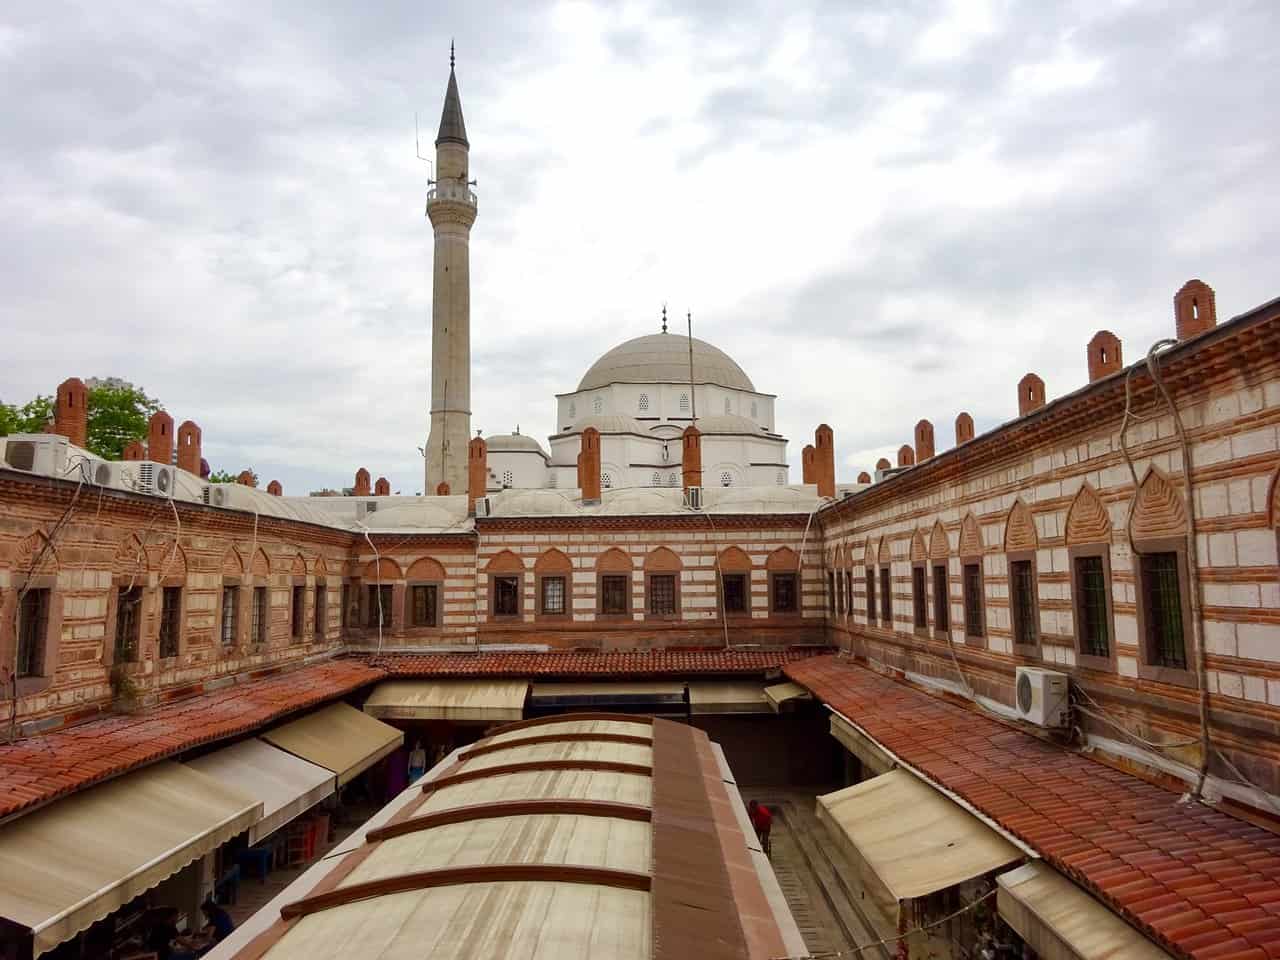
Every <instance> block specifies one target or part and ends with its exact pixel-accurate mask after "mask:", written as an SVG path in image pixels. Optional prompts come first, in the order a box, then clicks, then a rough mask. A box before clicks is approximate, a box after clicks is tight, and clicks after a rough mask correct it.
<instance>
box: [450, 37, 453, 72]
mask: <svg viewBox="0 0 1280 960" xmlns="http://www.w3.org/2000/svg"><path fill="white" fill-rule="evenodd" d="M449 72H450V73H452V72H453V37H450V38H449Z"/></svg>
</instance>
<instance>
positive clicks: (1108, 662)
mask: <svg viewBox="0 0 1280 960" xmlns="http://www.w3.org/2000/svg"><path fill="white" fill-rule="evenodd" d="M1083 557H1099V558H1101V560H1102V583H1103V586H1104V591H1103V592H1104V594H1105V596H1106V626H1107V655H1106V656H1105V657H1100V656H1098V655H1097V654H1093V653H1087V652H1085V649H1084V622H1085V618H1084V616H1083V614H1082V610H1083V609H1084V590H1083V588H1082V586H1081V583H1080V576H1079V573H1078V572H1077V570H1076V560H1077V559H1079V558H1083ZM1067 563H1068V564H1069V565H1070V568H1071V621H1072V631H1071V633H1072V636H1073V638H1074V639H1075V645H1076V663H1077V664H1078V665H1079V666H1082V667H1087V668H1088V669H1090V670H1102V671H1105V672H1107V673H1115V671H1116V614H1115V606H1114V603H1115V598H1114V597H1113V596H1112V591H1113V590H1114V589H1115V588H1114V586H1113V581H1112V579H1111V544H1109V543H1088V544H1082V545H1080V546H1074V547H1068V548H1067ZM1135 582H1136V580H1135Z"/></svg>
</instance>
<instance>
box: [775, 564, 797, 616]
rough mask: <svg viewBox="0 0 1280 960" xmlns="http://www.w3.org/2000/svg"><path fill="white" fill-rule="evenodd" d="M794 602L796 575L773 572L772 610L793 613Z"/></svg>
mask: <svg viewBox="0 0 1280 960" xmlns="http://www.w3.org/2000/svg"><path fill="white" fill-rule="evenodd" d="M796 602H797V596H796V575H795V574H794V573H775V574H774V575H773V612H774V613H795V611H796Z"/></svg>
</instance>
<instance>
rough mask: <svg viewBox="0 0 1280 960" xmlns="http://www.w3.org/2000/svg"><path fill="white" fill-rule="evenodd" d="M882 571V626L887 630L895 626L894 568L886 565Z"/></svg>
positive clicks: (881, 568)
mask: <svg viewBox="0 0 1280 960" xmlns="http://www.w3.org/2000/svg"><path fill="white" fill-rule="evenodd" d="M879 569H880V584H879V586H880V624H881V626H883V627H884V628H885V629H886V630H892V629H894V626H893V568H892V567H891V566H890V565H888V564H886V565H884V566H882V567H880V568H879Z"/></svg>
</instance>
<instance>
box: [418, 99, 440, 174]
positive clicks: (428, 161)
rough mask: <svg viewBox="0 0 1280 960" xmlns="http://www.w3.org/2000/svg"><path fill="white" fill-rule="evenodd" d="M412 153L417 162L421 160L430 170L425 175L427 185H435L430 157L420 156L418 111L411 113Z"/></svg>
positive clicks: (420, 141)
mask: <svg viewBox="0 0 1280 960" xmlns="http://www.w3.org/2000/svg"><path fill="white" fill-rule="evenodd" d="M413 152H414V154H415V155H416V156H417V158H418V159H419V160H421V161H422V162H423V163H425V164H426V165H427V166H428V167H430V168H431V172H430V173H429V174H427V183H428V184H432V183H435V182H436V170H435V164H433V163H432V162H431V158H430V157H424V156H423V155H422V140H421V136H420V134H419V133H418V111H417V110H415V111H413Z"/></svg>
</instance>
